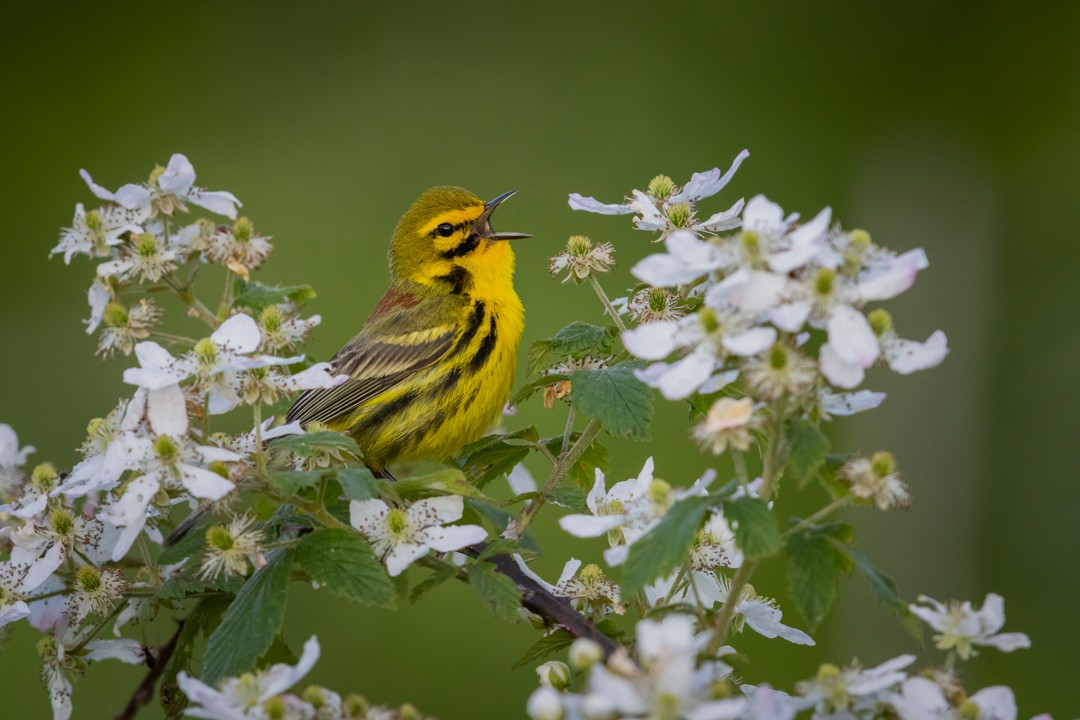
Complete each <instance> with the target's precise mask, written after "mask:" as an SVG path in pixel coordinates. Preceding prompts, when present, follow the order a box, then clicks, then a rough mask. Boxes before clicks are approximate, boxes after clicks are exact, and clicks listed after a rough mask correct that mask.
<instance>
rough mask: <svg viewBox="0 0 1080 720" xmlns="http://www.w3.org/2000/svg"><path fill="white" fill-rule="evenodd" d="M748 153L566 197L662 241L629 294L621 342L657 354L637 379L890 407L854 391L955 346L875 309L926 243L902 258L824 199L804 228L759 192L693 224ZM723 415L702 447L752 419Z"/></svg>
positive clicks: (907, 281)
mask: <svg viewBox="0 0 1080 720" xmlns="http://www.w3.org/2000/svg"><path fill="white" fill-rule="evenodd" d="M748 155H749V153H747V152H746V151H743V152H742V153H740V154H739V155H738V156H737V157H736V159H735V162H734V163H732V165H731V167H730V168H729V169H728V171H727V172H725V173H723V174H721V173H720V171H719V169H714V170H711V171H709V172H706V173H695V174H694V176H693V178H691V180H690V182H688V183H687V184H686V186H684V187H682V188H679V187H678V186H677V185H675V184H674V183H673V182H672V181H671V180H670V179H669V178H667V177H665V176H658V177H657V178H655V179H654V180H653V181H652V182H651V183H650V184H649V188H648V190H647V191H642V190H634V191H633V192H632V193H631V196H630V198H629V199H628V200H627V202H626V203H624V204H604V203H600V202H598V201H596V200H594V199H593V198H583V197H581V196H580V195H577V194H574V195H571V196H570V206H571V207H572V208H574V209H576V210H585V211H588V212H595V213H601V214H634V216H635V217H634V225H635V226H636V227H637V228H638V229H641V230H646V231H651V232H658V233H660V234H659V236H658V238H657V239H658V240H662V241H663V242H664V246H665V252H662V253H657V254H654V255H650V256H648V257H646V258H645V259H643V260H641V261H640V262H638V263H637V264H636V265H635V266H634V267H633V268H632V269H631V273H632V274H633V275H634V277H635V278H637V279H638V280H640V281H641V282H642V283H644V284H645V285H644V287H643V288H642V289H639V290H638V291H637V292H636V293H635V295H634V297H633V298H632V299H631V300H630V301H629V303H628V308H629V309H631V310H632V312H631V317H633V318H634V319H636V320H638V321H639V324H638V325H637V326H636V327H634V328H631V329H629V330H628V331H626V332H624V333H623V342H624V343H625V346H626V349H627V350H628V351H629V352H630V354H631V355H633V356H635V357H638V358H641V359H643V360H648V361H651V364H650V365H649V366H648V367H647V368H645V369H643V370H640V371H638V373H637V374H638V377H639V378H640V379H641V380H642V381H643V382H645V383H646V384H648V385H650V386H652V387H655V388H658V389H659V390H660V392H661V393H662V394H663V396H664V397H665V398H668V399H670V400H680V399H683V398H687V397H689V396H690V395H692V394H693V393H701V394H706V395H707V394H711V393H714V392H717V391H719V390H721V389H723V388H725V387H726V386H729V385H731V384H732V383H735V382H736V381H737V380H740V379H741V381H742V390H743V391H744V392H745V393H746V394H747V396H748V397H751V398H753V399H754V401H755V402H756V403H759V407H760V404H762V403H767V402H770V401H773V400H776V399H777V398H779V397H786V398H788V399H789V400H794V401H798V402H801V403H802V404H803V405H805V406H806V407H807V408H808V409H810V408H814V409H816V410H817V411H819V412H822V413H824V414H825V415H826V416H827V415H828V414H834V415H847V414H851V413H853V412H858V411H860V410H866V409H869V408H873V407H876V406H877V405H879V404H880V403H881V401H882V400H883V399H884V395H883V394H882V393H874V392H870V391H866V390H863V391H858V392H848V391H851V390H854V389H855V388H857V387H858V386H859V385H860V384H861V383H862V382H863V379H864V376H865V372H866V370H868V369H869V368H871V367H873V366H874V365H876V364H879V363H882V364H885V365H887V366H888V367H889V368H891V369H892V370H894V371H895V372H898V373H902V374H907V373H911V372H914V371H916V370H922V369H925V368H929V367H933V366H935V365H937V364H938V363H940V362H941V361H942V360H943V359H944V357H945V355H946V354H947V352H948V348H947V345H946V339H945V335H944V334H943V333H942V332H941V331H936V332H934V333H933V334H931V335H930V337H929V338H928V339H927V340H926V341H925V342H916V341H912V340H906V339H903V338H901V337H900V336H899V335H898V334H897V332H896V330H895V329H894V327H893V323H892V318H891V316H890V315H889V314H888V312H887V311H885V310H883V309H880V308H878V309H870V308H869V307H868V305H870V304H872V303H877V302H880V301H884V300H889V299H891V298H894V297H896V296H897V295H899V294H901V293H903V292H904V291H905V290H907V289H908V288H909V287H911V285H912V283H913V282H914V281H915V277H916V275H917V273H918V272H919V271H920V270H922V269H925V268H926V267H927V264H928V263H927V259H926V254H925V253H924V252H923V251H922V250H920V249H916V250H910V251H908V252H905V253H901V254H897V253H894V252H892V251H890V250H888V249H886V248H883V247H880V246H878V245H876V244H875V243H874V242H872V241H871V239H870V236H869V235H868V234H867V233H866V232H864V231H861V230H854V231H845V230H842V229H840V228H839V226H836V225H832V224H831V221H832V214H831V211H830V210H829V208H825V209H824V210H822V211H821V212H819V213H818V214H817V215H815V216H814V217H813V218H811V219H810V220H808V221H806V222H803V223H800V222H799V215H798V214H797V213H793V214H787V215H785V214H784V212H783V210H782V209H781V207H780V206H779V205H777V204H776V203H775V202H773V201H771V200H769V199H768V198H766V197H765V196H763V195H757V196H755V197H753V198H752V199H751V200H750V201H749V202H747V203H745V205H744V204H743V202H742V201H741V200H740V201H738V202H737V203H735V204H734V205H733V206H732V207H731V208H729V209H728V210H725V211H723V212H721V213H718V214H716V215H713V216H711V217H709V218H708V219H707V220H705V221H703V222H698V221H697V220H696V217H697V204H698V203H699V202H700V201H701V200H703V199H704V198H706V197H709V196H710V195H712V194H714V193H716V192H719V191H720V190H721V189H723V188H724V187H725V185H727V183H728V182H729V181H730V180H731V179H732V176H733V175H734V174H735V171H736V169H737V168H738V167H739V165H740V163H741V162H742V161H743V160H744V159H745V158H746V157H747V156H748ZM736 228H737V229H738V230H737V232H731V233H727V234H721V233H723V232H724V231H729V230H735V229H736ZM687 308H692V311H690V312H685V309H687ZM819 333H820V334H819ZM673 355H674V356H676V359H674V360H669V359H668V358H670V357H671V356H673ZM725 414H726V415H727V418H728V420H727V422H726V423H725V422H724V421H714V422H713V423H706V424H704V425H703V426H702V427H701V428H700V429H699V430H698V433H697V434H698V436H699V438H700V441H701V442H702V444H703V445H712V446H715V447H717V448H719V449H721V450H722V449H723V447H725V445H726V441H725V436H732V435H734V434H738V432H739V429H740V427H742V426H744V425H745V423H744V424H742V425H740V424H738V423H736V424H734V425H733V424H731V416H730V413H725ZM751 422H752V415H751V414H748V415H746V423H751ZM733 430H734V431H735V432H734V433H733V432H731V431H733Z"/></svg>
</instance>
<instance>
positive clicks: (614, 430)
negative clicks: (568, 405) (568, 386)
mask: <svg viewBox="0 0 1080 720" xmlns="http://www.w3.org/2000/svg"><path fill="white" fill-rule="evenodd" d="M640 367H641V364H640V363H639V362H637V361H628V362H623V363H619V364H618V365H614V366H612V367H609V368H603V369H601V370H578V371H577V372H575V373H574V374H573V375H571V376H570V382H571V383H572V385H573V390H572V391H571V393H572V397H573V399H574V408H575V409H577V410H578V411H579V412H581V413H584V414H585V415H588V416H589V417H591V418H595V419H597V420H599V421H600V423H601V424H602V425H603V426H604V428H605V429H606V430H607V431H608V432H610V433H611V434H612V435H614V436H615V437H623V438H631V439H633V440H650V439H652V417H653V395H652V390H650V389H649V387H648V386H647V385H646V384H645V383H643V382H641V381H640V380H638V379H637V378H636V377H634V370H637V369H639V368H640Z"/></svg>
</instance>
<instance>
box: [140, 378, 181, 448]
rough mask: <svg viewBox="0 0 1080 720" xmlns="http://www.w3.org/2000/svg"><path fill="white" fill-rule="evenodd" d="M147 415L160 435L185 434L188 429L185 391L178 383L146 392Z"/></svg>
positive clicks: (151, 425)
mask: <svg viewBox="0 0 1080 720" xmlns="http://www.w3.org/2000/svg"><path fill="white" fill-rule="evenodd" d="M146 417H147V419H148V420H150V427H151V428H153V430H154V432H155V433H157V434H158V435H177V436H180V435H185V434H187V431H188V414H187V404H186V403H185V401H184V391H183V390H181V389H180V386H179V385H177V384H176V383H173V384H172V385H166V386H165V387H163V388H158V389H155V390H150V391H149V392H148V393H147V394H146Z"/></svg>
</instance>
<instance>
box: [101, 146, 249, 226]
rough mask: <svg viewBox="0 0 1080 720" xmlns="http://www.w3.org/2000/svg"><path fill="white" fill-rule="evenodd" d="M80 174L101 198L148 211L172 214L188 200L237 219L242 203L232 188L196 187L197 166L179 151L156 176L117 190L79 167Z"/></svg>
mask: <svg viewBox="0 0 1080 720" xmlns="http://www.w3.org/2000/svg"><path fill="white" fill-rule="evenodd" d="M159 169H160V168H159ZM79 174H80V175H81V176H82V179H83V180H84V181H86V184H87V186H88V187H89V188H90V192H92V193H94V195H96V196H97V197H99V198H101V199H102V200H109V201H112V202H115V203H117V204H118V205H120V206H121V207H123V208H126V209H128V210H137V211H140V212H147V213H148V214H149V213H151V212H153V213H157V212H161V213H164V214H166V215H171V214H172V213H173V210H181V211H183V210H186V209H187V208H186V207H185V206H184V202H185V201H186V202H190V203H191V204H193V205H198V206H199V207H202V208H206V209H207V210H209V211H210V212H212V213H217V214H218V215H225V216H226V217H229V218H231V219H235V218H236V208H238V207H239V206H240V205H241V203H240V201H239V200H237V199H236V196H235V195H233V194H232V193H230V192H224V191H213V192H211V191H208V190H203V189H202V188H199V187H195V168H194V167H193V166H192V165H191V163H190V162H189V161H188V159H187V158H186V157H184V156H183V155H181V154H180V153H176V154H175V155H173V156H172V157H171V158H169V164H168V165H167V166H166V167H165V169H164V170H163V171H161V172H155V173H154V176H156V177H154V179H153V180H151V181H150V182H148V183H145V184H140V185H135V184H128V185H124V186H123V187H121V188H120V189H119V190H117V191H116V192H115V193H113V192H110V191H109V190H106V189H105V188H103V187H101V186H100V185H98V184H96V183H95V182H94V181H93V179H92V178H91V177H90V173H88V172H87V171H86V170H80V171H79Z"/></svg>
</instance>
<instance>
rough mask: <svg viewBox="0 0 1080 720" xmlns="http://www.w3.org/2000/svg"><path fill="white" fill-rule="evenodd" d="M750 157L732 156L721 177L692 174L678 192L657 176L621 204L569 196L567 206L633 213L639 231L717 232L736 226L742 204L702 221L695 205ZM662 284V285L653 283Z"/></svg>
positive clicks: (708, 173)
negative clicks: (647, 189) (729, 165)
mask: <svg viewBox="0 0 1080 720" xmlns="http://www.w3.org/2000/svg"><path fill="white" fill-rule="evenodd" d="M749 156H750V153H749V152H748V151H746V150H743V151H742V152H740V153H739V154H738V155H736V156H735V160H734V161H733V162H732V164H731V167H730V168H728V170H727V172H725V173H723V174H721V172H720V169H719V168H713V169H712V170H709V171H706V172H702V173H694V174H693V176H692V177H691V178H690V182H688V183H686V185H685V186H684V187H683V188H681V189H679V188H678V187H676V186H675V184H674V183H673V182H672V181H671V179H670V178H668V177H666V176H662V175H661V176H658V177H656V178H654V179H653V181H652V182H650V183H649V192H648V193H645V192H642V191H641V190H634V191H633V192H632V193H631V196H630V197H629V198H627V202H626V203H623V204H606V203H602V202H599V201H597V200H596V199H595V198H591V197H582V196H581V195H579V194H578V193H571V195H570V199H569V203H570V207H571V208H573V209H574V210H585V211H586V212H594V213H599V214H601V215H629V214H631V213H635V214H636V215H637V216H636V217H635V218H634V226H635V227H637V229H639V230H651V231H656V230H662V231H664V232H665V234H666V233H668V232H671V231H673V230H678V229H682V228H685V229H687V230H689V231H691V232H695V233H700V232H720V231H723V230H730V229H731V228H734V227H738V226H739V217H738V216H739V212H740V211H741V210H742V207H743V201H742V200H739V201H738V202H736V203H735V204H734V205H732V206H731V207H730V208H728V209H727V210H724V211H722V212H719V213H716V214H715V215H712V216H710V217H709V218H707V219H705V220H701V221H698V220H697V218H696V210H697V203H698V201H700V200H703V199H705V198H707V197H711V196H712V195H715V194H716V193H718V192H720V191H721V190H722V189H723V188H724V186H726V185H727V184H728V182H730V181H731V178H732V177H733V176H734V175H735V171H736V170H738V169H739V165H741V164H742V161H743V160H745V159H746V158H747V157H749ZM653 284H664V283H653Z"/></svg>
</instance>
